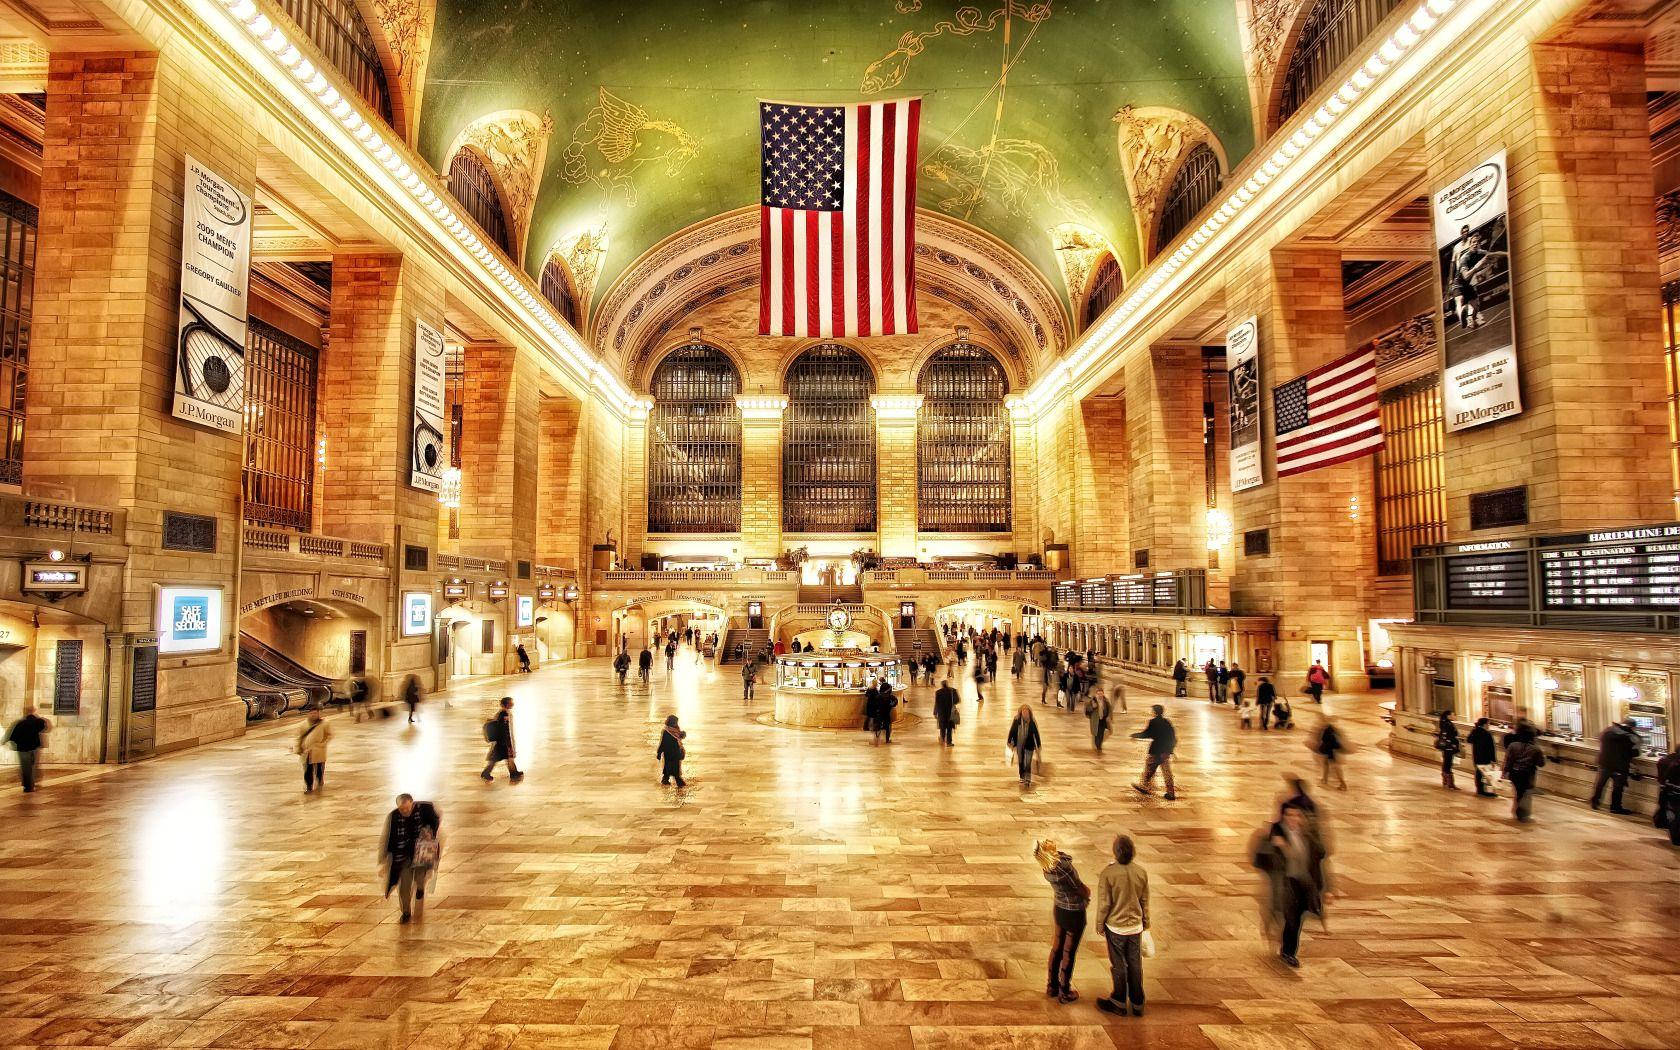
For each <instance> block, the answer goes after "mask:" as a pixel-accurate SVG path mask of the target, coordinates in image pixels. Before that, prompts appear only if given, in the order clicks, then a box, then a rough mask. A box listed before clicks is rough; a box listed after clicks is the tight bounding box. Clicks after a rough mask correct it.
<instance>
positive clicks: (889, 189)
mask: <svg viewBox="0 0 1680 1050" xmlns="http://www.w3.org/2000/svg"><path fill="white" fill-rule="evenodd" d="M898 109H899V107H898V105H897V104H895V103H892V102H887V103H883V104H882V106H881V211H880V219H881V232H882V233H883V234H885V233H886V232H887V231H888V230H889V229H892V230H893V234H894V236H893V237H887V236H883V237H882V238H881V254H880V255H879V256H878V258H879V260H880V269H881V331H883V332H892V331H896V330H897V329H896V328H895V327H894V325H893V321H894V319H895V318H896V317H897V316H898V303H897V301H896V300H895V299H894V298H893V296H894V295H895V292H894V287H893V278H894V277H896V276H897V267H898V261H897V259H896V258H895V257H894V252H893V243H894V238H895V237H896V236H897V230H896V228H895V224H894V221H893V218H894V217H893V191H894V190H896V189H897V188H898Z"/></svg>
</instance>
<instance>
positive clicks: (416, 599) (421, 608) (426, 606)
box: [402, 591, 432, 638]
mask: <svg viewBox="0 0 1680 1050" xmlns="http://www.w3.org/2000/svg"><path fill="white" fill-rule="evenodd" d="M431 629H432V592H431V591H407V592H405V593H404V594H403V619H402V633H403V637H404V638H413V637H416V636H417V635H422V634H427V633H429V632H430V631H431Z"/></svg>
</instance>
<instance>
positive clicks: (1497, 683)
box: [1476, 660, 1522, 726]
mask: <svg viewBox="0 0 1680 1050" xmlns="http://www.w3.org/2000/svg"><path fill="white" fill-rule="evenodd" d="M1476 677H1477V679H1478V680H1479V682H1480V684H1481V693H1482V695H1481V701H1482V702H1481V710H1482V714H1483V715H1484V716H1486V717H1487V718H1488V719H1489V720H1491V721H1493V722H1496V723H1498V724H1500V725H1507V726H1514V725H1516V724H1517V720H1518V719H1519V718H1521V716H1522V712H1521V711H1519V710H1518V709H1517V702H1516V694H1515V691H1514V690H1513V689H1512V678H1511V665H1510V664H1509V663H1505V662H1503V661H1497V660H1488V661H1484V662H1483V663H1482V666H1481V669H1480V670H1479V671H1478V672H1477V674H1476Z"/></svg>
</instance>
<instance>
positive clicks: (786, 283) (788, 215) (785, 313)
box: [781, 208, 797, 335]
mask: <svg viewBox="0 0 1680 1050" xmlns="http://www.w3.org/2000/svg"><path fill="white" fill-rule="evenodd" d="M781 212H782V331H784V332H786V333H788V334H789V335H792V334H794V333H795V332H796V331H797V329H795V328H794V327H793V289H794V283H793V209H792V208H783V209H781Z"/></svg>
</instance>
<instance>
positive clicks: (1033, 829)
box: [0, 653, 1680, 1050]
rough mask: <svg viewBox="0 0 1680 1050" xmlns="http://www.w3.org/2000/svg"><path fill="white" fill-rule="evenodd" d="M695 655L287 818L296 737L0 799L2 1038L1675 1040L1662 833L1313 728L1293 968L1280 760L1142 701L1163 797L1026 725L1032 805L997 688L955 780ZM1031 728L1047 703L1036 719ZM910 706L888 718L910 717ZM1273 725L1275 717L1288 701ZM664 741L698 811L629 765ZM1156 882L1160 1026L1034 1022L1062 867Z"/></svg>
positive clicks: (1297, 760) (64, 1042)
mask: <svg viewBox="0 0 1680 1050" xmlns="http://www.w3.org/2000/svg"><path fill="white" fill-rule="evenodd" d="M691 661H692V657H690V656H689V655H688V654H686V653H685V654H684V657H683V665H682V666H679V668H678V670H677V672H676V673H675V674H674V675H667V674H666V672H665V671H664V669H663V668H662V667H661V668H659V669H658V670H656V672H655V679H654V682H653V684H652V686H651V689H649V690H642V689H636V688H633V689H631V690H629V691H621V690H620V689H619V688H618V687H617V685H616V684H615V683H614V682H613V681H612V679H611V674H610V671H609V669H608V668H607V666H606V663H605V662H604V661H598V660H597V661H583V662H579V663H575V664H571V665H568V666H564V667H558V668H552V669H546V670H542V671H539V672H538V673H536V674H534V675H531V676H528V677H519V678H514V679H503V680H496V681H487V682H484V683H482V684H481V685H478V686H476V687H468V688H462V689H459V690H456V691H455V692H454V693H453V695H452V697H451V700H450V706H445V703H444V702H443V701H442V699H441V698H434V699H433V700H431V701H429V702H428V703H427V704H426V705H425V707H424V708H423V709H422V711H421V716H420V721H419V723H418V724H417V725H413V726H410V725H407V724H405V723H404V721H403V719H402V718H401V717H397V718H393V719H390V720H385V721H377V722H370V723H363V724H360V725H358V724H353V723H351V722H348V721H345V720H343V719H337V720H335V722H334V728H335V733H336V735H335V737H334V740H333V742H332V747H331V757H330V759H329V762H328V767H327V780H328V786H327V788H326V791H325V792H324V793H322V794H317V795H305V794H304V793H303V790H302V788H303V785H302V783H301V777H300V771H299V765H298V760H297V759H296V758H295V757H294V756H293V754H292V753H291V750H290V745H291V741H292V736H293V734H294V732H295V729H293V728H291V727H281V728H278V729H277V730H275V731H273V732H269V733H266V734H261V733H259V734H256V735H252V736H247V737H245V738H244V739H241V740H238V741H233V742H228V743H224V744H218V745H213V746H209V747H205V748H201V749H199V750H196V751H193V752H191V753H188V754H184V755H180V756H176V757H171V758H165V759H161V760H158V761H153V762H148V763H143V764H139V765H135V766H128V767H122V768H117V769H114V770H110V771H107V772H104V773H102V774H101V775H97V776H93V777H88V778H85V779H66V780H60V781H58V782H56V783H55V782H54V781H53V780H52V779H50V778H49V780H48V782H47V784H46V786H45V788H44V789H43V790H42V791H40V792H38V793H36V794H34V795H32V796H22V795H18V794H15V793H13V794H9V795H6V796H3V797H0V828H3V829H4V831H3V834H0V1045H4V1046H36V1045H41V1046H107V1045H116V1046H146V1047H155V1046H178V1047H250V1048H268V1047H273V1048H282V1047H310V1048H323V1050H324V1048H332V1047H405V1048H412V1050H432V1048H438V1050H447V1048H454V1047H474V1048H480V1047H488V1048H501V1047H591V1048H613V1050H630V1048H638V1047H660V1048H689V1047H693V1048H702V1047H717V1048H725V1047H728V1048H735V1047H742V1048H745V1047H765V1048H783V1047H787V1048H799V1050H803V1048H806V1047H813V1048H839V1047H846V1048H853V1047H859V1048H870V1047H915V1048H921V1050H936V1048H944V1047H952V1048H955V1047H963V1048H969V1047H976V1048H986V1047H1019V1048H1024V1047H1058V1048H1072V1047H1092V1048H1101V1047H1109V1046H1117V1047H1161V1048H1167V1047H1172V1048H1180V1047H1183V1048H1189V1047H1219V1048H1225V1050H1296V1048H1298V1050H1311V1048H1322V1050H1363V1048H1395V1050H1402V1048H1413V1047H1417V1048H1422V1050H1436V1048H1449V1047H1452V1048H1456V1047H1465V1048H1475V1050H1498V1048H1506V1047H1518V1046H1521V1047H1548V1048H1563V1047H1625V1048H1658V1047H1670V1048H1672V1047H1680V952H1677V951H1676V938H1677V934H1680V855H1677V853H1676V851H1674V850H1672V849H1671V847H1669V846H1668V845H1667V843H1666V840H1664V839H1663V838H1661V837H1659V836H1658V835H1656V834H1655V833H1654V832H1653V831H1652V830H1651V829H1650V828H1649V827H1648V826H1642V825H1641V824H1640V823H1638V822H1634V821H1626V820H1618V819H1616V818H1612V817H1610V816H1608V815H1604V814H1598V813H1592V812H1589V811H1587V810H1585V809H1583V808H1580V807H1578V806H1574V805H1570V804H1565V803H1562V802H1557V801H1552V800H1546V799H1542V800H1541V801H1540V802H1539V804H1538V806H1537V819H1536V821H1535V822H1534V823H1533V824H1531V825H1527V826H1518V825H1515V824H1513V823H1512V822H1511V821H1510V819H1509V816H1508V812H1507V806H1506V804H1504V803H1498V802H1490V801H1487V800H1482V799H1477V798H1475V797H1473V796H1472V795H1471V794H1470V793H1469V792H1468V791H1461V792H1458V793H1456V794H1448V793H1446V792H1443V791H1442V790H1441V788H1440V786H1439V782H1438V777H1437V774H1436V772H1435V771H1434V770H1433V769H1431V768H1429V767H1426V766H1422V765H1417V764H1412V763H1408V762H1404V761H1398V760H1395V759H1393V758H1391V757H1390V756H1389V754H1388V753H1387V752H1386V751H1385V750H1383V749H1382V747H1381V740H1382V739H1383V736H1384V728H1385V727H1384V726H1383V725H1382V724H1381V723H1380V721H1378V719H1377V717H1376V712H1375V705H1374V702H1373V701H1371V700H1370V699H1368V698H1367V699H1364V700H1355V701H1337V702H1336V703H1337V705H1338V710H1337V713H1338V716H1339V720H1340V722H1341V725H1342V726H1343V728H1344V730H1345V731H1346V734H1347V735H1349V736H1351V738H1352V740H1353V742H1354V743H1355V745H1356V750H1355V751H1354V752H1353V754H1352V755H1351V757H1350V759H1349V761H1348V778H1349V781H1350V783H1351V790H1349V791H1347V792H1345V793H1344V792H1335V791H1332V792H1326V793H1325V794H1324V795H1323V796H1321V798H1322V800H1323V802H1324V803H1325V805H1326V807H1327V808H1328V810H1329V813H1330V818H1329V819H1330V821H1331V824H1332V827H1333V829H1334V834H1335V838H1334V847H1335V849H1334V854H1333V857H1332V865H1333V868H1334V871H1335V876H1336V881H1337V889H1338V891H1339V893H1340V899H1339V900H1337V901H1336V902H1335V904H1334V905H1333V907H1332V909H1331V911H1330V914H1329V916H1328V919H1329V922H1328V929H1327V930H1324V929H1320V928H1318V927H1317V925H1316V924H1314V925H1313V926H1311V927H1310V928H1309V932H1308V934H1307V937H1306V940H1305V943H1304V945H1303V949H1302V967H1301V969H1300V970H1298V971H1296V970H1290V969H1287V968H1286V967H1284V966H1283V965H1282V964H1281V963H1279V962H1278V961H1277V959H1276V958H1275V955H1274V954H1273V950H1272V949H1271V948H1270V947H1269V946H1268V945H1267V944H1265V943H1263V942H1262V938H1261V935H1260V932H1259V917H1258V909H1257V907H1256V890H1257V879H1256V873H1255V872H1254V871H1253V870H1252V869H1251V868H1250V867H1249V863H1248V854H1247V847H1248V842H1249V837H1250V835H1251V833H1252V832H1253V831H1254V830H1255V829H1256V828H1257V827H1259V826H1260V824H1261V822H1262V821H1264V820H1266V819H1267V818H1268V816H1269V814H1270V812H1271V810H1272V807H1273V805H1274V800H1275V798H1276V796H1277V794H1278V791H1279V789H1280V787H1281V775H1282V774H1283V773H1284V772H1286V771H1289V770H1302V771H1305V770H1307V769H1308V768H1309V766H1310V762H1309V759H1310V758H1311V756H1310V755H1309V754H1308V752H1307V750H1306V747H1305V743H1306V739H1307V736H1308V732H1309V730H1310V727H1311V725H1312V724H1314V723H1315V722H1316V720H1317V718H1318V716H1317V714H1316V713H1310V714H1307V715H1305V716H1304V718H1303V722H1304V723H1305V726H1304V728H1303V729H1300V730H1296V731H1294V732H1285V733H1264V734H1262V733H1259V732H1254V731H1251V732H1243V731H1241V730H1240V729H1239V728H1238V727H1237V726H1236V725H1235V724H1234V723H1233V721H1232V715H1231V713H1230V710H1229V709H1228V708H1214V707H1210V706H1209V705H1207V704H1205V703H1201V702H1192V701H1171V700H1168V701H1166V703H1167V704H1168V707H1169V713H1170V715H1171V716H1172V717H1173V718H1175V720H1176V722H1177V724H1178V728H1179V734H1180V741H1181V744H1180V750H1179V780H1180V786H1179V790H1180V794H1181V798H1180V799H1179V800H1178V801H1177V802H1171V803H1169V802H1166V801H1164V800H1161V799H1159V798H1147V799H1146V798H1143V797H1141V796H1139V795H1138V794H1136V793H1135V792H1133V791H1132V790H1131V789H1130V788H1129V787H1128V786H1127V784H1128V782H1129V781H1130V780H1131V779H1132V778H1133V777H1134V776H1135V775H1136V773H1137V768H1138V765H1139V758H1140V755H1141V748H1140V746H1139V742H1137V741H1131V740H1128V739H1126V738H1125V734H1126V733H1128V732H1132V731H1135V730H1136V729H1137V728H1139V727H1140V726H1141V724H1142V722H1143V720H1144V717H1145V713H1146V705H1147V701H1148V700H1149V699H1150V698H1148V697H1144V696H1140V695H1137V694H1135V693H1134V695H1133V698H1132V707H1131V711H1130V713H1128V714H1117V721H1118V726H1117V729H1118V734H1117V736H1116V738H1115V739H1113V740H1111V742H1110V744H1109V745H1108V748H1107V750H1106V752H1105V753H1104V754H1102V755H1100V756H1099V755H1097V754H1095V753H1093V751H1092V748H1091V745H1090V739H1089V736H1088V733H1087V726H1086V723H1085V722H1084V720H1083V719H1080V718H1077V717H1074V716H1071V715H1066V714H1063V713H1061V712H1058V711H1057V710H1056V709H1055V708H1054V707H1051V708H1049V709H1044V708H1038V710H1039V711H1040V713H1041V716H1042V722H1041V724H1042V727H1043V734H1044V737H1045V741H1046V749H1047V759H1048V763H1047V775H1046V776H1045V777H1044V778H1043V780H1042V782H1041V783H1039V784H1038V785H1037V786H1036V787H1035V788H1034V789H1032V790H1030V791H1026V792H1023V791H1022V790H1021V788H1020V787H1019V785H1018V784H1017V782H1016V780H1015V777H1014V775H1013V772H1012V770H1011V769H1010V767H1008V766H1007V765H1006V763H1005V758H1004V747H1003V738H1004V733H1005V728H1006V726H1007V724H1008V720H1009V718H1010V717H1011V715H1012V713H1013V712H1012V709H1013V705H1014V702H1015V699H1016V696H1015V695H1012V694H1016V693H1017V690H1016V689H1014V688H1013V687H1012V683H1010V682H1008V681H1005V682H1001V683H997V684H996V685H995V686H989V687H988V699H987V701H986V703H985V704H984V706H983V707H980V708H978V709H977V708H976V705H975V704H974V702H973V700H972V693H973V685H972V682H967V683H965V686H964V695H965V702H964V705H963V722H962V725H961V726H960V727H959V729H958V730H957V739H956V747H954V748H952V749H949V750H944V749H941V748H939V747H938V746H937V743H936V738H935V732H934V728H933V725H932V723H931V721H922V722H920V723H919V724H915V725H909V726H906V727H904V728H902V729H901V730H900V732H899V733H898V734H897V735H896V736H895V737H894V741H893V743H892V745H891V746H890V747H871V746H870V744H869V741H868V738H867V737H866V736H865V735H863V734H861V733H850V732H823V731H801V730H793V729H787V728H780V727H775V726H768V725H765V724H762V722H761V721H760V719H761V718H762V717H763V716H764V715H765V714H766V713H767V711H768V709H769V707H770V702H769V700H768V699H767V698H761V699H760V700H759V701H758V702H757V703H756V704H755V705H753V706H752V707H746V706H744V705H743V704H742V701H741V699H740V684H739V683H740V679H739V676H738V675H737V674H736V671H735V669H734V668H732V667H725V668H722V669H721V670H713V669H711V668H709V667H701V666H696V665H695V664H694V663H692V662H691ZM504 692H507V693H510V694H511V695H513V696H514V697H516V698H517V705H518V706H517V709H516V720H517V721H516V725H517V733H518V740H519V747H520V760H521V762H522V764H523V765H524V766H525V768H526V769H527V770H528V771H529V775H528V776H527V777H526V779H525V780H524V782H523V783H520V784H517V785H513V784H509V783H508V782H507V780H506V779H505V778H499V779H498V780H497V781H496V782H495V783H494V784H488V785H487V784H485V783H483V782H481V781H480V780H479V778H478V775H477V773H478V769H479V767H480V764H481V763H482V761H483V756H484V750H485V745H484V743H483V740H482V736H481V729H480V727H481V724H482V722H483V720H484V719H485V718H486V717H488V715H489V712H490V711H491V709H492V705H493V703H494V700H495V698H496V697H498V696H500V695H502V693H504ZM1018 692H1019V694H1023V695H1024V694H1028V693H1030V696H1031V699H1032V700H1033V701H1034V702H1035V706H1036V700H1037V695H1038V690H1037V687H1036V685H1033V686H1031V687H1030V688H1027V687H1023V688H1021V689H1020V690H1019V691H1018ZM929 693H930V691H929V690H927V689H926V688H925V687H923V688H918V689H917V690H916V691H915V693H914V694H913V698H912V701H911V704H910V707H909V710H910V712H911V713H912V714H922V715H926V714H927V713H928V708H929V706H930V695H929ZM1298 709H1299V708H1298ZM671 712H676V713H677V714H679V715H680V716H681V718H682V721H683V725H684V726H685V728H687V729H688V731H689V755H690V759H689V763H688V772H689V774H690V778H691V780H690V785H689V787H688V788H687V789H686V790H683V791H679V790H676V789H675V788H662V787H661V786H660V784H659V778H658V775H657V766H656V764H655V760H654V757H653V751H654V745H655V741H656V739H657V734H658V732H659V726H660V724H661V722H662V721H663V719H664V717H665V715H666V714H668V713H671ZM399 791H407V792H412V793H413V794H415V795H416V796H417V797H420V798H427V799H432V800H434V801H435V802H436V804H437V805H438V807H439V809H440V810H441V812H442V815H443V829H444V836H443V837H444V852H443V864H442V871H441V875H440V879H439V883H438V885H437V887H436V889H435V890H434V892H433V894H432V895H431V897H430V898H429V899H428V900H427V902H426V910H425V912H424V913H423V915H422V916H421V917H420V918H419V919H418V920H417V921H416V922H414V923H412V924H410V925H399V924H398V922H397V909H396V906H395V903H394V901H387V900H384V899H382V897H381V893H380V891H381V888H382V884H381V883H380V882H379V881H377V880H378V876H377V872H376V870H375V850H376V840H377V835H378V833H379V831H380V829H381V827H382V824H383V819H384V815H385V813H386V812H387V810H388V809H389V808H390V806H391V801H392V796H393V795H394V794H395V793H397V792H399ZM1121 830H1124V831H1126V832H1128V833H1130V834H1131V835H1132V836H1133V837H1134V838H1135V839H1136V840H1137V842H1138V845H1139V850H1140V858H1141V860H1142V862H1143V863H1144V864H1145V865H1146V866H1147V867H1148V868H1149V870H1150V873H1151V879H1152V886H1153V892H1154V899H1153V905H1152V912H1153V919H1154V928H1155V931H1156V936H1157V938H1158V941H1159V949H1160V950H1159V954H1158V955H1157V957H1156V958H1154V959H1152V960H1150V961H1149V962H1148V963H1147V964H1146V968H1147V976H1148V980H1147V991H1148V1001H1149V1005H1148V1012H1147V1014H1146V1015H1145V1016H1144V1017H1142V1018H1135V1019H1134V1018H1125V1019H1120V1018H1113V1017H1110V1016H1108V1015H1106V1014H1103V1013H1101V1012H1099V1011H1098V1010H1097V1009H1096V1008H1095V1006H1094V1005H1093V1004H1094V1001H1095V999H1096V998H1097V996H1098V995H1099V994H1101V993H1102V991H1103V989H1104V988H1105V987H1106V981H1107V966H1106V963H1105V960H1103V959H1102V958H1101V957H1100V950H1092V949H1093V947H1094V944H1093V942H1092V941H1087V942H1086V944H1085V945H1084V946H1083V948H1082V950H1081V954H1080V958H1079V965H1078V970H1077V974H1076V986H1077V987H1078V989H1079V990H1080V991H1081V992H1082V993H1083V998H1082V999H1081V1001H1080V1002H1078V1003H1076V1004H1073V1005H1071V1006H1063V1005H1060V1004H1057V1003H1055V1002H1052V1001H1049V1000H1047V999H1046V998H1045V997H1044V976H1043V967H1044V960H1045V955H1046V945H1047V941H1048V928H1049V918H1050V897H1049V889H1048V887H1047V885H1046V884H1045V882H1044V881H1043V879H1042V878H1041V877H1040V875H1039V873H1038V871H1037V868H1036V866H1035V865H1034V864H1033V861H1032V858H1031V855H1030V854H1031V850H1032V845H1033V841H1034V839H1035V838H1037V837H1039V836H1045V835H1049V836H1054V837H1056V838H1057V839H1059V840H1060V841H1061V842H1062V843H1063V844H1064V847H1065V848H1067V849H1069V850H1070V852H1072V853H1073V855H1074V857H1075V859H1076V861H1077V863H1078V865H1079V868H1080V871H1081V873H1082V874H1083V875H1084V877H1085V879H1086V880H1087V881H1088V882H1091V883H1093V884H1094V883H1095V880H1096V876H1097V873H1098V871H1099V870H1100V869H1101V867H1102V864H1103V861H1104V859H1105V857H1106V855H1107V850H1108V844H1109V842H1110V840H1111V838H1112V836H1113V835H1114V834H1115V833H1116V832H1117V831H1121Z"/></svg>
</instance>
